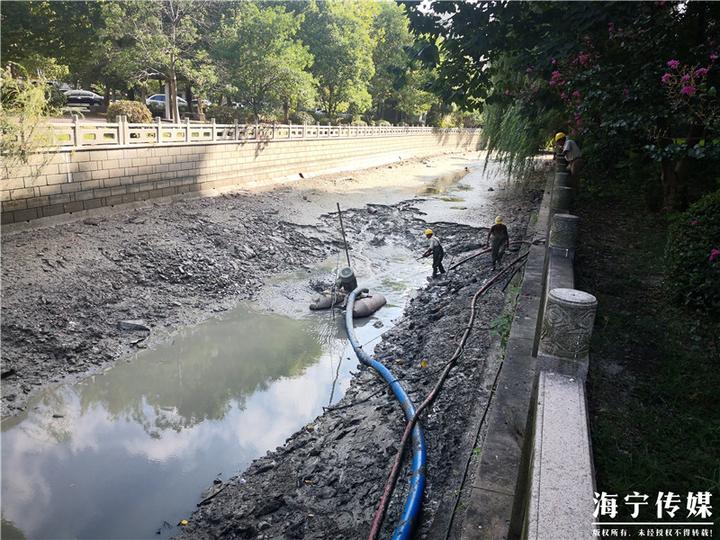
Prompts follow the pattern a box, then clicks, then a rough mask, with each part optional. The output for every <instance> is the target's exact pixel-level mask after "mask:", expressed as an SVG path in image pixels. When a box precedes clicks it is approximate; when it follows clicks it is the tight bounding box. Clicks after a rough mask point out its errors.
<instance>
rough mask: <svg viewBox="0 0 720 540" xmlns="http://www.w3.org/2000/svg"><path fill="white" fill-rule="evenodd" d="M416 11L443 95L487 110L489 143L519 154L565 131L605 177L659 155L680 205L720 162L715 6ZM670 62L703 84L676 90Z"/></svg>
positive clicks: (719, 21)
mask: <svg viewBox="0 0 720 540" xmlns="http://www.w3.org/2000/svg"><path fill="white" fill-rule="evenodd" d="M409 13H410V17H411V21H412V25H413V28H414V30H415V31H416V32H417V33H418V35H419V36H420V37H423V38H424V39H426V40H427V42H428V44H427V53H426V54H425V55H424V56H425V58H426V59H427V60H429V61H430V62H431V64H433V65H437V69H438V79H437V81H436V90H437V91H438V93H439V95H441V96H442V97H443V98H444V99H445V100H447V101H451V102H455V103H458V104H460V105H462V106H464V107H469V106H481V107H484V108H485V113H486V123H485V131H486V132H487V133H488V134H489V135H490V138H491V145H490V147H491V148H495V149H498V150H500V151H503V152H506V153H507V154H508V155H510V156H512V158H513V159H515V160H516V159H517V158H522V157H525V156H527V155H529V153H531V152H532V153H534V151H535V149H536V148H537V147H538V146H543V145H544V144H546V141H547V140H548V139H549V137H550V135H552V133H553V132H554V131H559V130H563V131H566V130H567V131H570V132H571V133H574V134H575V135H577V136H578V137H580V138H581V139H582V140H583V143H584V148H586V150H587V151H586V152H585V155H586V156H587V157H588V164H589V165H590V166H591V168H594V169H595V170H596V171H597V172H598V173H605V177H607V176H610V177H618V176H620V177H627V176H628V175H630V174H632V172H633V171H636V170H645V169H647V167H648V164H651V163H652V162H653V160H654V161H655V162H656V163H657V169H656V170H657V172H658V175H659V178H660V180H661V185H662V198H663V205H664V206H665V207H666V208H668V209H677V208H682V207H683V206H684V205H685V204H686V203H687V199H688V190H689V189H690V188H691V187H693V186H695V185H700V182H701V180H702V174H701V173H702V171H704V170H706V167H709V166H710V165H711V164H716V163H717V160H718V158H720V155H718V154H720V152H719V151H718V147H717V145H715V144H708V145H701V143H702V142H703V141H712V140H713V139H716V138H717V137H718V125H717V121H715V120H714V118H716V117H717V116H716V115H714V114H713V113H712V112H711V108H709V107H708V106H707V105H709V104H710V103H711V102H712V99H710V98H714V93H715V92H716V91H717V90H716V88H717V84H718V69H717V52H718V51H717V43H716V42H715V41H714V36H716V35H717V33H718V26H719V25H720V6H718V5H717V4H712V3H702V2H691V3H688V4H675V3H666V2H653V3H649V2H639V3H625V2H617V3H602V4H600V3H519V2H517V3H516V2H510V3H494V2H480V3H472V4H471V3H455V2H439V3H438V2H434V3H433V4H432V6H431V9H427V10H426V9H419V8H418V6H416V5H410V6H409ZM568 21H572V25H571V31H568V24H567V23H568ZM640 51H642V53H640ZM713 58H714V59H715V60H713ZM671 61H672V64H670V62H671ZM675 62H677V65H676V64H675ZM671 66H675V67H671ZM678 66H681V67H678ZM674 69H686V70H687V72H686V73H684V74H681V75H680V76H679V77H678V83H679V82H682V81H681V79H682V77H683V76H685V75H688V76H690V77H696V78H697V79H698V80H699V79H702V83H703V85H704V86H700V85H699V84H697V85H694V86H692V87H691V88H688V89H687V90H686V91H685V92H686V93H685V94H684V95H683V94H681V93H680V92H681V91H682V89H683V88H684V87H677V88H676V90H677V91H676V92H673V91H670V90H671V88H670V85H667V84H665V85H664V84H663V83H662V80H661V77H664V76H665V74H666V73H669V75H668V77H672V75H673V73H672V72H670V71H668V70H674ZM697 73H701V74H702V76H700V75H696V74H697ZM693 80H694V79H693ZM700 109H703V110H704V111H705V113H704V114H703V115H697V114H694V113H693V110H696V111H697V110H700ZM701 117H702V118H701ZM523 127H524V128H525V129H524V131H525V134H524V135H522V134H521V130H523ZM509 132H512V133H514V134H515V135H513V136H508V133H509ZM493 139H494V142H493ZM678 141H682V142H678ZM607 155H612V156H615V158H616V159H615V160H608V159H606V156H607ZM511 161H512V160H511ZM610 164H612V166H613V169H608V165H610ZM691 164H692V166H691ZM617 167H622V168H623V170H624V171H625V172H624V173H621V174H620V175H619V174H618V169H617ZM693 172H694V173H695V178H694V179H693V178H692V175H693ZM608 173H610V174H608Z"/></svg>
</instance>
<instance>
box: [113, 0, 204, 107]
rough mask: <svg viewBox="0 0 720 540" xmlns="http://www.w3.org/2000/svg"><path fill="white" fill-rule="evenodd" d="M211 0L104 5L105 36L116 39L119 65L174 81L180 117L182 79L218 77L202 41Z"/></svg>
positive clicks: (172, 97)
mask: <svg viewBox="0 0 720 540" xmlns="http://www.w3.org/2000/svg"><path fill="white" fill-rule="evenodd" d="M206 4H207V3H206V2H203V1H201V0H167V1H163V2H148V1H145V0H128V1H126V2H108V3H104V4H103V6H102V7H103V17H104V21H105V30H104V32H103V37H104V40H103V41H104V42H105V43H111V44H113V47H112V51H114V52H115V53H116V55H115V56H114V58H113V60H114V62H113V64H115V65H117V64H118V63H120V64H122V65H125V66H127V68H126V70H127V71H130V72H131V73H133V74H134V76H135V78H137V79H143V78H148V77H152V76H157V75H161V76H162V77H163V78H164V79H165V80H166V81H167V82H168V84H169V105H170V118H172V119H174V120H179V119H180V114H179V107H178V102H177V82H178V78H179V77H182V78H184V79H187V80H190V81H193V80H194V79H200V80H202V81H207V80H208V79H211V78H212V75H211V72H210V71H209V67H208V55H207V52H206V51H205V50H204V49H203V48H202V47H201V46H200V45H201V43H202V40H201V39H200V32H201V29H202V27H203V26H204V24H205V21H204V16H205V7H206ZM108 52H111V51H108Z"/></svg>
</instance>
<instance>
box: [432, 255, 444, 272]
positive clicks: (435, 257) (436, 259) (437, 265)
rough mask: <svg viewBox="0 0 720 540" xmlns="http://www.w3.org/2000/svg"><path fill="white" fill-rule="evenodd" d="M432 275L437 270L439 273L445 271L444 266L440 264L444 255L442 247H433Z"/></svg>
mask: <svg viewBox="0 0 720 540" xmlns="http://www.w3.org/2000/svg"><path fill="white" fill-rule="evenodd" d="M432 256H433V276H437V274H438V271H439V272H440V273H441V274H444V273H445V268H444V267H443V265H442V260H443V257H445V252H444V251H443V249H442V248H438V249H433V254H432Z"/></svg>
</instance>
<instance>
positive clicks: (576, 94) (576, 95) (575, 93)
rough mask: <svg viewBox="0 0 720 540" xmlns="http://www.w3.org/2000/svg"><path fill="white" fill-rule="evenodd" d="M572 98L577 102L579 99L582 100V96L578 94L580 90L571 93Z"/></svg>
mask: <svg viewBox="0 0 720 540" xmlns="http://www.w3.org/2000/svg"><path fill="white" fill-rule="evenodd" d="M572 97H574V98H575V99H577V100H580V99H581V98H582V94H581V93H580V90H575V91H574V92H573V93H572Z"/></svg>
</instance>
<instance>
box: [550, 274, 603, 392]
mask: <svg viewBox="0 0 720 540" xmlns="http://www.w3.org/2000/svg"><path fill="white" fill-rule="evenodd" d="M596 310H597V299H596V298H595V297H594V296H593V295H592V294H590V293H586V292H583V291H578V290H576V289H560V288H558V289H552V290H551V291H550V292H549V293H548V297H547V303H546V305H545V314H544V315H543V322H542V330H541V332H540V346H539V349H538V353H539V357H540V356H543V357H545V361H544V362H543V361H541V366H543V368H544V370H546V371H555V372H561V373H565V374H568V375H575V376H580V377H582V378H585V377H586V376H587V363H588V352H589V350H590V337H591V336H592V331H593V324H594V323H595V311H596Z"/></svg>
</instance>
